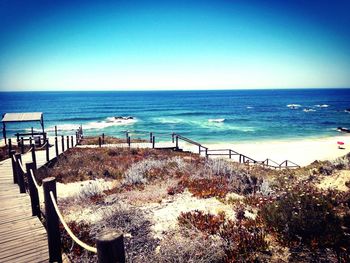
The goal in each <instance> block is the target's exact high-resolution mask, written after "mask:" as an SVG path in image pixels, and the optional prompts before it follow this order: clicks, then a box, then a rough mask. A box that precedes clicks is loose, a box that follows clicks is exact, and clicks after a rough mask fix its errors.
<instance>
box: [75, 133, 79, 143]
mask: <svg viewBox="0 0 350 263" xmlns="http://www.w3.org/2000/svg"><path fill="white" fill-rule="evenodd" d="M75 144H76V145H78V144H79V140H78V132H75Z"/></svg>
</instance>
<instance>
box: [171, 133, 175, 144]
mask: <svg viewBox="0 0 350 263" xmlns="http://www.w3.org/2000/svg"><path fill="white" fill-rule="evenodd" d="M174 137H175V134H174V133H172V134H171V142H172V143H174V142H175V141H174Z"/></svg>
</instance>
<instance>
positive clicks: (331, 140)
mask: <svg viewBox="0 0 350 263" xmlns="http://www.w3.org/2000/svg"><path fill="white" fill-rule="evenodd" d="M338 141H342V142H344V143H345V144H344V148H345V149H338V145H337V142H338ZM179 146H180V148H182V147H183V146H184V149H186V150H192V151H194V152H198V147H192V146H189V145H188V144H184V143H182V142H180V145H179ZM204 146H206V147H208V148H209V149H232V150H234V151H236V152H239V153H241V154H244V155H246V156H249V157H251V158H253V159H255V160H257V161H263V160H265V159H266V158H270V159H272V160H274V161H276V162H277V163H281V162H283V161H284V160H290V161H293V162H295V163H297V164H298V165H301V166H304V165H308V164H310V163H312V162H313V161H315V160H320V161H322V160H333V159H336V158H338V157H340V156H343V155H345V154H347V153H348V152H349V151H350V134H341V135H339V136H333V137H325V138H307V139H304V140H298V139H294V140H274V141H261V142H247V143H215V144H205V145H204Z"/></svg>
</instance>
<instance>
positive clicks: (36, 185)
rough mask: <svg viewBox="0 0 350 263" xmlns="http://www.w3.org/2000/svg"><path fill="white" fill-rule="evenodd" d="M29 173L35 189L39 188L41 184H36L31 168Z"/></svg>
mask: <svg viewBox="0 0 350 263" xmlns="http://www.w3.org/2000/svg"><path fill="white" fill-rule="evenodd" d="M30 175H31V177H32V180H33V182H34V185H35V187H36V189H40V188H41V187H42V186H40V185H38V183H37V182H36V179H35V176H34V172H33V170H32V169H30Z"/></svg>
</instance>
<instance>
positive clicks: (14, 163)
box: [10, 150, 17, 184]
mask: <svg viewBox="0 0 350 263" xmlns="http://www.w3.org/2000/svg"><path fill="white" fill-rule="evenodd" d="M15 154H16V151H15V150H11V152H10V158H11V164H12V175H13V183H14V184H17V167H16V162H15V160H14V159H13V157H14V156H15Z"/></svg>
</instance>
